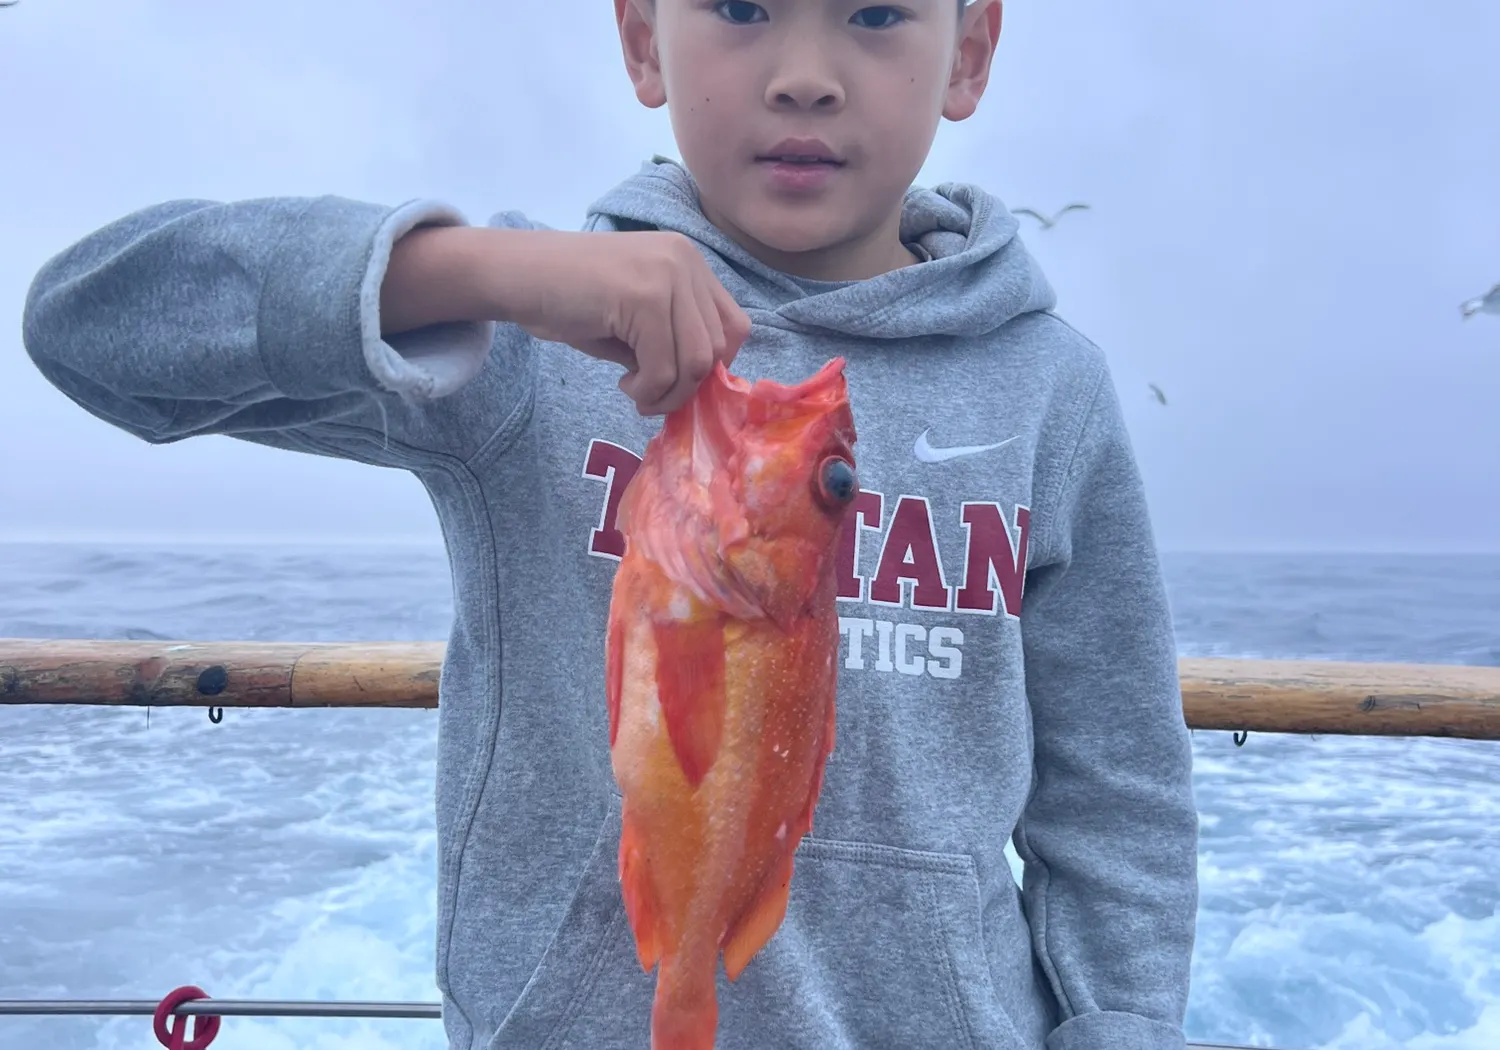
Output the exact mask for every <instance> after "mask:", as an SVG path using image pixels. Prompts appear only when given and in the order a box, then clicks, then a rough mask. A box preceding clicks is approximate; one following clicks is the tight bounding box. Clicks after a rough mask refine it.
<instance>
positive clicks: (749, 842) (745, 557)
mask: <svg viewBox="0 0 1500 1050" xmlns="http://www.w3.org/2000/svg"><path fill="white" fill-rule="evenodd" d="M843 366H844V362H843V359H841V358H836V359H834V360H832V361H830V362H829V363H828V364H827V365H825V366H824V367H823V368H822V369H821V370H820V371H819V372H817V374H815V375H813V376H812V377H811V378H809V379H807V380H805V381H804V382H802V383H798V384H795V385H792V386H784V385H782V384H779V383H773V382H769V381H765V380H762V381H759V382H756V383H754V384H751V383H749V382H747V381H745V380H743V379H740V378H738V377H735V376H731V375H730V374H729V373H728V371H727V370H725V368H724V366H723V365H717V366H716V367H715V370H714V373H713V374H712V375H710V376H709V377H708V378H707V379H706V380H704V382H703V383H702V384H700V386H699V388H698V390H697V392H696V393H695V394H694V396H693V398H692V399H691V400H690V401H688V402H687V403H686V404H685V405H683V406H682V408H680V409H678V410H676V411H675V412H673V413H671V414H669V415H668V416H667V418H666V421H665V423H664V425H663V428H662V431H661V432H660V433H659V434H658V435H656V436H655V437H654V438H653V439H652V440H651V442H650V444H649V445H648V446H647V449H646V454H645V456H644V457H643V459H642V461H641V465H640V467H639V469H638V470H637V471H636V474H635V477H634V478H633V479H632V480H631V482H630V485H629V487H628V488H627V489H626V490H625V494H624V496H623V497H622V499H621V504H620V511H619V518H618V521H619V527H620V529H621V531H622V532H623V533H624V535H625V541H626V544H625V553H624V556H623V557H622V558H621V561H620V565H619V568H618V570H617V572H616V576H615V580H614V591H613V596H612V599H611V603H610V613H609V629H608V639H607V645H606V655H605V682H606V693H607V700H608V710H609V739H610V758H611V763H612V766H613V769H614V774H615V779H616V782H617V783H618V784H619V786H620V791H621V796H622V799H623V802H622V812H621V835H620V854H619V875H620V884H621V892H622V896H623V898H624V904H625V911H626V915H627V917H628V919H629V922H630V928H631V931H632V933H633V934H634V937H635V945H636V953H637V956H638V957H639V960H640V963H641V966H642V967H643V968H644V969H645V970H646V971H647V972H650V970H651V969H652V968H653V967H658V966H659V969H658V971H657V975H656V994H655V1000H654V1002H653V1006H652V1014H651V1018H652V1020H651V1047H652V1050H712V1047H713V1045H714V1039H715V1033H716V1029H717V1025H718V1002H717V995H716V979H717V973H718V964H719V958H720V955H721V953H722V956H723V960H724V970H725V973H726V974H727V975H728V977H729V979H730V980H735V979H737V978H738V977H739V975H740V973H741V972H743V970H744V969H745V966H746V965H747V964H748V963H749V962H750V960H751V958H752V957H753V956H754V955H755V954H756V953H757V952H759V951H760V949H761V948H762V947H763V946H764V945H765V944H766V943H767V942H768V941H769V940H770V939H771V937H772V935H773V934H775V932H776V930H777V929H778V928H779V927H780V925H781V922H782V919H783V918H784V917H785V914H786V908H787V899H788V893H789V891H790V886H791V878H792V854H793V851H794V850H795V849H796V848H797V844H798V843H799V842H800V841H801V839H802V837H803V835H804V834H806V833H807V832H808V831H809V830H810V829H811V827H812V817H813V808H814V806H815V805H816V803H817V800H818V795H819V792H820V791H821V789H822V782H823V771H824V767H825V764H826V762H827V759H828V755H829V753H830V752H831V751H832V750H833V743H834V694H835V690H836V686H837V674H838V642H839V634H838V615H837V611H836V605H835V600H836V599H835V587H836V584H835V576H834V558H835V554H836V549H837V546H838V539H839V534H840V531H841V529H842V526H843V523H844V519H845V517H846V516H847V514H848V511H849V507H850V505H851V504H852V502H853V500H854V497H855V495H856V493H857V491H858V483H857V479H856V475H855V470H854V458H853V451H852V446H853V444H854V439H855V437H854V422H853V416H852V415H851V412H850V408H849V401H848V389H847V386H846V383H845V380H844V375H843Z"/></svg>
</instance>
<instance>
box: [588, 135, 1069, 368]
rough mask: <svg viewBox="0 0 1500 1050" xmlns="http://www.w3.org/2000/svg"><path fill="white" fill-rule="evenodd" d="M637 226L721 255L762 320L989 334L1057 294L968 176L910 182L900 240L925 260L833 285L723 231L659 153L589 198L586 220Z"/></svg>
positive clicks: (871, 331)
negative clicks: (777, 264)
mask: <svg viewBox="0 0 1500 1050" xmlns="http://www.w3.org/2000/svg"><path fill="white" fill-rule="evenodd" d="M642 226H650V227H656V228H657V229H661V230H671V231H673V232H676V233H681V234H683V235H684V236H687V237H690V238H692V239H693V240H694V241H697V242H698V243H699V244H700V245H701V246H702V247H704V248H706V249H709V250H710V251H712V252H713V253H714V254H716V255H718V256H719V258H720V259H721V260H722V261H723V263H724V267H721V268H719V276H720V279H721V280H723V281H724V284H725V287H726V288H727V289H728V291H729V292H730V294H732V295H733V296H734V297H735V299H736V301H738V302H739V303H740V305H741V306H743V307H744V308H745V309H747V310H749V309H754V310H757V311H759V312H761V316H758V317H757V318H756V320H757V322H759V323H771V324H779V325H782V326H784V327H787V328H793V329H798V330H819V329H821V330H824V331H829V332H837V333H840V334H843V335H849V336H857V337H861V338H867V339H911V338H920V337H922V336H933V335H949V336H983V335H986V334H988V333H990V332H992V331H994V330H995V329H997V328H999V327H1001V326H1002V325H1004V324H1006V323H1008V322H1009V321H1011V320H1013V319H1014V318H1016V317H1018V316H1020V315H1022V314H1025V313H1032V312H1038V311H1046V310H1050V309H1052V307H1053V306H1054V305H1056V302H1057V297H1056V295H1055V294H1054V293H1053V291H1052V286H1051V285H1050V284H1048V283H1047V278H1046V277H1045V275H1043V273H1042V270H1041V267H1040V266H1038V265H1037V262H1036V260H1035V259H1033V258H1032V256H1031V253H1030V252H1028V251H1027V250H1026V247H1025V245H1023V244H1022V243H1021V240H1020V238H1019V237H1018V236H1017V232H1018V230H1019V224H1018V223H1017V221H1016V218H1015V216H1014V215H1012V214H1011V213H1010V211H1009V210H1008V209H1007V208H1006V207H1005V205H1004V204H1003V203H1001V201H1000V200H999V198H997V197H995V196H993V195H991V194H989V193H986V192H985V191H984V190H982V189H980V188H979V187H977V186H972V185H968V184H964V183H944V184H943V185H941V186H938V187H936V188H935V189H919V188H916V187H913V188H912V189H910V190H908V191H907V194H906V200H905V203H904V205H903V208H902V213H901V240H902V243H904V244H908V245H914V246H919V247H920V248H921V250H922V253H925V255H926V256H927V257H928V261H926V262H922V263H918V264H916V265H913V266H906V267H902V268H901V269H899V270H892V271H890V272H889V273H884V274H881V275H879V276H877V277H872V278H870V279H869V280H864V281H852V282H849V283H846V284H838V285H835V286H833V287H831V288H830V289H829V290H827V291H822V290H814V291H809V288H808V286H807V285H806V284H804V283H802V282H800V281H799V280H798V279H797V278H794V277H791V276H789V275H787V274H785V273H782V272H780V271H779V270H775V269H773V268H772V267H770V266H767V265H766V264H765V263H762V262H760V261H759V260H758V259H756V258H755V257H754V256H752V255H750V254H749V253H748V252H746V251H745V250H744V249H743V248H741V247H740V246H739V245H738V244H736V243H735V242H734V241H733V240H731V239H730V238H729V237H727V236H726V235H725V234H724V233H722V232H721V231H720V230H719V229H718V228H717V227H715V226H714V225H713V224H712V223H710V222H709V221H708V220H707V219H706V218H705V217H704V215H703V212H702V209H701V208H700V207H699V204H698V187H697V184H696V183H695V182H694V181H693V177H692V175H690V174H689V173H688V171H687V169H686V168H684V167H683V166H682V165H680V164H678V163H676V162H675V161H671V160H668V159H666V158H664V157H657V158H654V159H653V160H651V161H649V162H647V163H646V164H645V165H643V166H642V168H641V170H640V171H639V172H638V173H637V174H635V175H633V176H632V177H630V178H629V179H626V180H625V181H624V182H622V183H620V185H618V186H616V187H615V188H614V189H612V190H610V191H609V192H608V193H606V194H605V195H604V196H603V197H602V198H600V199H599V200H598V201H596V202H595V203H594V204H593V205H591V206H590V207H589V212H588V228H589V229H616V230H619V229H639V228H641V227H642ZM726 269H727V272H726Z"/></svg>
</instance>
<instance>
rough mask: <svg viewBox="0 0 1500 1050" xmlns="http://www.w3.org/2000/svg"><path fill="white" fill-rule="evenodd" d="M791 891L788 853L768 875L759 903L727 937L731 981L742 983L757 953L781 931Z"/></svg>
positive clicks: (726, 962)
mask: <svg viewBox="0 0 1500 1050" xmlns="http://www.w3.org/2000/svg"><path fill="white" fill-rule="evenodd" d="M791 892H792V854H791V851H790V850H788V851H787V855H786V857H785V859H783V860H781V861H779V862H778V863H777V864H776V866H775V867H774V868H772V869H771V871H770V874H768V875H767V876H766V881H765V882H764V883H762V884H761V888H760V894H759V895H758V896H757V897H756V898H755V901H754V902H753V903H752V904H751V905H750V907H748V908H746V909H745V912H744V914H742V915H741V916H740V917H739V919H737V920H736V921H735V924H734V926H732V927H731V928H730V930H729V933H728V934H727V935H726V937H725V940H724V973H725V975H726V976H727V977H728V978H729V979H730V980H731V981H737V980H739V977H740V974H741V973H743V972H744V971H745V967H746V966H748V965H749V964H750V960H751V959H753V958H755V954H756V953H757V952H759V951H760V950H761V949H762V948H764V947H765V946H766V943H767V942H768V941H770V939H771V938H772V937H773V936H774V935H775V933H776V931H777V930H778V929H780V928H781V923H782V920H783V919H785V918H786V906H787V900H788V898H789V897H790V896H791Z"/></svg>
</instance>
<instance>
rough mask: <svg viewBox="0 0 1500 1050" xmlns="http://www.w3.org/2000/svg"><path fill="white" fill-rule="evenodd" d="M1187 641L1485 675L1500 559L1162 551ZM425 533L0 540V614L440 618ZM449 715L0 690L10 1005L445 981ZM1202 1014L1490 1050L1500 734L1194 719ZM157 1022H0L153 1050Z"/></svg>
mask: <svg viewBox="0 0 1500 1050" xmlns="http://www.w3.org/2000/svg"><path fill="white" fill-rule="evenodd" d="M1167 575H1168V582H1169V585H1170V588H1171V594H1172V601H1173V606H1174V612H1175V615H1176V619H1177V626H1178V631H1179V639H1180V645H1181V650H1182V652H1183V654H1184V655H1200V656H1230V655H1233V656H1249V657H1281V658H1307V659H1351V660H1398V661H1413V662H1430V663H1464V664H1487V665H1500V557H1486V556H1445V557H1438V556H1428V557H1408V556H1389V557H1373V556H1353V555H1348V556H1323V555H1319V556H1270V555H1195V556H1175V557H1168V559H1167ZM450 608H451V591H450V586H449V579H448V571H447V565H446V561H445V559H444V557H443V554H442V552H441V551H439V550H429V549H421V548H415V549H414V548H391V549H375V548H358V547H345V548H332V547H331V548H324V549H313V548H285V547H280V548H278V547H265V548H258V549H254V548H207V547H198V548H183V549H178V550H156V549H150V548H147V547H118V548H112V549H104V548H95V547H85V546H70V545H53V546H42V545H0V636H9V637H17V636H26V637H73V638H193V639H201V640H212V639H253V640H283V639H284V640H298V641H303V640H311V641H325V640H326V641H337V640H366V639H368V640H406V639H438V640H440V639H442V638H444V637H445V636H446V633H447V626H448V617H449V612H450ZM435 741H436V714H435V713H434V712H430V711H332V710H318V711H242V710H234V709H230V710H229V711H227V712H226V713H225V717H224V720H223V722H222V723H221V724H219V725H213V724H210V722H209V721H208V719H207V718H206V717H205V714H204V712H203V711H201V710H191V711H185V710H167V709H154V710H152V711H151V712H150V713H149V721H148V714H147V712H146V711H144V710H140V709H99V708H93V709H91V708H45V709H44V708H22V707H11V708H4V707H0V999H3V998H37V997H55V998H73V997H89V998H141V999H155V998H160V996H162V995H163V994H165V993H166V992H167V991H168V990H170V989H171V988H173V987H176V986H177V985H180V984H190V983H195V984H199V985H201V986H203V987H204V988H205V989H206V990H207V991H208V992H209V993H210V994H211V995H214V996H217V997H220V998H237V997H247V998H292V999H303V998H341V999H418V1000H435V999H436V998H437V992H436V989H435V987H434V985H433V977H432V968H433V963H432V955H433V942H434V924H433V913H434V907H435V901H434V893H435V890H434V870H435V864H436V857H435V850H434V831H433V814H432V792H433V763H434V756H435ZM1195 750H1196V756H1197V767H1196V781H1197V798H1198V803H1199V806H1200V810H1201V814H1202V847H1201V853H1200V859H1199V870H1200V873H1201V876H1202V900H1201V909H1200V916H1199V926H1198V947H1197V955H1196V959H1195V964H1194V974H1193V989H1192V999H1191V1007H1190V1010H1189V1014H1188V1031H1189V1035H1190V1036H1191V1037H1192V1038H1194V1039H1199V1040H1204V1041H1222V1042H1235V1043H1242V1044H1247V1045H1254V1046H1276V1047H1281V1048H1284V1050H1314V1048H1327V1050H1395V1048H1404V1050H1494V1048H1495V1047H1500V912H1497V906H1500V743H1496V744H1489V743H1482V742H1465V741H1441V740H1357V739H1342V738H1334V737H1326V736H1325V737H1318V738H1293V737H1285V738H1283V737H1275V736H1268V735H1255V734H1252V735H1251V737H1250V738H1249V740H1248V742H1247V743H1246V745H1245V746H1244V747H1243V748H1236V747H1235V746H1234V745H1233V743H1232V742H1231V740H1230V738H1229V735H1228V734H1224V733H1205V732H1200V733H1197V734H1196V736H1195ZM154 1045H156V1044H155V1041H154V1039H153V1038H152V1036H151V1034H150V1021H149V1019H148V1018H139V1017H131V1018H121V1019H115V1020H96V1019H86V1018H61V1019H59V1018H27V1017H21V1018H16V1017H0V1046H3V1047H17V1048H19V1047H29V1046H47V1047H49V1048H57V1050H72V1048H77V1050H126V1048H129V1050H139V1048H142V1047H149V1046H154ZM442 1045H443V1040H442V1030H441V1024H440V1023H439V1022H436V1021H424V1020H396V1021H329V1020H301V1019H288V1020H259V1019H248V1018H229V1019H226V1021H225V1022H224V1025H223V1027H222V1030H221V1031H220V1034H219V1037H218V1039H217V1040H216V1041H215V1043H214V1047H215V1050H356V1048H358V1050H398V1048H399V1050H416V1048H423V1050H431V1048H438V1047H441V1046H442Z"/></svg>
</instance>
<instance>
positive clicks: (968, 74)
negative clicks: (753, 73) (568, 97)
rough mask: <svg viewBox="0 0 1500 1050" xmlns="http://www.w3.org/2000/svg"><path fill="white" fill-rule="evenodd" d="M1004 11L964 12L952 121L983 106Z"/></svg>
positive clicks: (951, 94)
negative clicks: (980, 101) (981, 101)
mask: <svg viewBox="0 0 1500 1050" xmlns="http://www.w3.org/2000/svg"><path fill="white" fill-rule="evenodd" d="M626 2H627V3H628V2H630V0H626ZM1003 14H1004V6H1003V4H1002V0H978V2H977V3H973V4H970V5H969V8H968V10H966V11H965V12H964V13H963V16H962V18H963V20H962V22H961V23H960V26H959V35H958V50H957V51H956V52H955V53H954V56H953V75H952V77H950V78H949V80H948V97H947V98H946V99H944V100H943V116H945V117H947V118H948V119H949V120H967V119H968V118H969V117H972V116H973V115H974V111H975V110H976V109H978V108H979V100H980V98H982V97H983V95H984V89H985V87H986V86H988V84H989V82H990V63H991V62H992V61H993V60H994V57H995V46H996V45H997V44H998V43H999V42H1000V22H1001V16H1002V15H1003ZM637 92H639V89H637Z"/></svg>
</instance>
